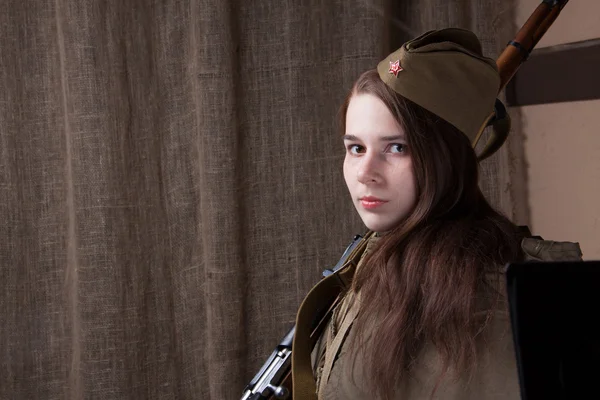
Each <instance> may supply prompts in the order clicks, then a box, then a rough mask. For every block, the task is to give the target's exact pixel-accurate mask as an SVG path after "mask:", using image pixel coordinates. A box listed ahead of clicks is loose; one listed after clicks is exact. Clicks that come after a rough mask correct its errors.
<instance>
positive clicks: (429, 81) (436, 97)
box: [377, 28, 500, 142]
mask: <svg viewBox="0 0 600 400" xmlns="http://www.w3.org/2000/svg"><path fill="white" fill-rule="evenodd" d="M377 71H378V72H379V76H380V77H381V79H382V80H383V81H384V82H385V83H386V84H387V85H388V86H389V87H391V88H392V89H393V90H394V91H395V92H397V93H399V94H400V95H402V96H404V97H406V98H407V99H409V100H411V101H413V102H415V103H417V104H418V105H420V106H421V107H423V108H425V109H427V110H429V111H431V112H432V113H434V114H436V115H438V116H439V117H441V118H443V119H444V120H446V121H448V122H449V123H450V124H452V125H454V126H455V127H456V128H458V129H459V130H460V131H462V132H463V133H464V134H465V135H467V137H468V138H469V139H470V140H471V142H474V141H475V140H476V138H477V136H478V134H479V133H480V131H481V129H482V127H483V126H484V124H485V123H486V122H487V120H488V118H489V117H490V115H491V113H492V112H493V111H494V104H495V101H496V97H497V95H498V91H499V88H500V75H499V74H498V68H497V66H496V62H495V61H494V60H493V59H491V58H487V57H484V56H483V55H482V50H481V43H480V42H479V39H477V36H475V34H474V33H473V32H470V31H468V30H464V29H458V28H448V29H442V30H435V31H429V32H426V33H424V34H423V35H421V36H419V37H417V38H415V39H413V40H410V41H408V42H406V43H405V44H403V45H402V47H401V48H400V49H398V50H396V51H395V52H393V53H392V54H390V55H389V56H388V57H387V58H386V59H384V60H382V61H381V62H380V63H379V64H378V66H377Z"/></svg>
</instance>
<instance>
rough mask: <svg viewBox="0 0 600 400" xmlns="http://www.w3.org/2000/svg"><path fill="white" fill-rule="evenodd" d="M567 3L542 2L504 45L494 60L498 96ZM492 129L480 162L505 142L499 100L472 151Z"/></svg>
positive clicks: (560, 0) (507, 121) (503, 115)
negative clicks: (484, 133) (498, 83)
mask: <svg viewBox="0 0 600 400" xmlns="http://www.w3.org/2000/svg"><path fill="white" fill-rule="evenodd" d="M568 2H569V0H544V1H542V3H541V4H540V5H539V6H538V7H537V8H536V9H535V10H534V11H533V13H532V14H531V16H530V17H529V18H528V19H527V21H526V22H525V24H524V25H523V26H522V27H521V29H519V31H518V32H517V34H516V36H515V38H514V39H513V40H511V41H510V42H508V45H507V46H506V48H505V49H504V51H503V52H502V53H501V54H500V56H499V57H498V59H497V60H496V65H497V66H498V72H499V74H500V87H499V89H498V93H500V92H501V91H502V90H503V89H504V88H505V87H506V85H507V84H508V82H510V80H511V79H512V78H513V76H514V75H515V74H516V72H517V70H518V69H519V67H520V66H521V65H522V64H523V63H524V62H525V61H527V58H528V57H529V54H530V53H531V51H532V50H533V49H534V47H535V46H536V45H537V44H538V42H539V41H540V39H541V38H542V36H544V34H545V33H546V31H547V30H548V29H549V28H550V26H552V24H553V23H554V21H555V20H556V18H557V17H558V15H559V14H560V12H561V11H562V9H563V7H564V6H565V5H566V4H567V3H568ZM488 126H492V127H493V128H494V130H493V132H492V134H491V136H490V138H489V139H488V142H487V143H486V145H485V147H484V149H483V150H482V152H481V153H480V154H479V155H478V158H479V160H484V159H486V158H487V157H489V156H491V155H492V154H494V153H495V152H496V151H497V150H498V149H499V148H500V147H502V145H503V144H504V142H505V141H506V139H507V138H508V133H509V132H510V117H509V115H508V113H507V112H506V108H505V107H504V105H503V104H502V102H501V101H500V100H497V101H496V105H495V109H494V112H493V113H492V114H491V115H490V117H489V118H488V120H487V121H486V123H485V124H484V126H482V128H481V131H480V132H479V134H478V135H477V138H476V139H475V141H474V142H473V147H475V146H476V145H477V142H478V141H479V139H480V138H481V134H482V133H483V130H484V129H485V128H486V127H488Z"/></svg>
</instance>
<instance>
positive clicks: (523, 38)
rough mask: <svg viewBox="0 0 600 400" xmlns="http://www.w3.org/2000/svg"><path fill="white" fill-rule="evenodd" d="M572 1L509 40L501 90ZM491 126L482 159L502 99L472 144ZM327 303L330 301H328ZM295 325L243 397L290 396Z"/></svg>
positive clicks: (491, 142)
mask: <svg viewBox="0 0 600 400" xmlns="http://www.w3.org/2000/svg"><path fill="white" fill-rule="evenodd" d="M568 1H569V0H543V1H542V3H541V4H540V5H538V7H537V8H536V9H535V10H534V12H533V13H532V14H531V16H530V17H529V18H528V19H527V21H526V22H525V24H524V25H523V26H522V27H521V29H520V30H519V31H518V32H517V34H516V36H515V38H514V39H513V40H511V41H509V42H508V44H507V46H506V48H505V49H504V51H503V52H502V53H501V54H500V56H499V57H498V59H497V60H496V65H497V66H498V70H499V73H500V88H499V90H498V93H500V92H501V91H502V90H503V89H504V88H505V87H506V85H507V84H508V82H509V81H510V79H512V77H513V76H514V75H515V73H516V72H517V70H518V69H519V67H520V66H521V65H522V64H523V63H524V62H525V61H526V60H527V58H528V57H529V54H530V53H531V51H532V50H533V49H534V47H535V46H536V45H537V43H538V42H539V41H540V39H541V38H542V36H543V35H544V34H545V33H546V31H547V30H548V28H550V26H551V25H552V24H553V23H554V21H555V20H556V18H557V17H558V15H559V14H560V12H561V11H562V9H563V7H564V6H565V5H566V4H567V3H568ZM488 126H492V127H493V128H494V130H493V133H492V135H491V136H490V138H489V139H488V142H487V143H486V145H485V147H484V149H483V151H482V153H481V154H480V155H479V156H478V158H479V159H480V160H483V159H485V158H487V157H489V156H490V155H492V154H493V153H495V152H496V151H497V150H498V149H499V148H500V147H502V145H503V144H504V142H505V141H506V139H507V137H508V133H509V131H510V118H509V116H508V113H507V112H506V109H505V107H504V105H503V104H502V102H501V101H500V100H497V101H496V105H495V107H494V111H493V112H492V113H491V114H490V116H489V117H488V120H487V122H486V123H484V125H483V126H482V129H481V132H480V134H479V135H478V136H477V138H476V139H475V141H474V143H473V147H475V145H476V144H477V142H478V141H479V139H480V138H481V133H482V132H483V130H484V129H485V128H486V127H488ZM366 236H367V235H365V237H363V236H360V235H356V236H355V237H354V240H353V242H352V243H351V244H350V245H349V246H348V247H347V248H346V251H344V254H343V255H342V257H341V258H340V260H339V261H338V263H337V264H336V266H335V267H334V268H333V269H328V270H325V272H324V273H323V276H324V277H328V276H329V275H331V274H335V273H337V272H338V271H339V270H340V269H341V268H342V267H343V266H344V265H346V263H347V262H348V259H349V257H350V256H351V255H352V252H353V251H354V250H355V249H356V248H357V246H358V245H359V244H361V242H362V241H364V240H365V238H366ZM338 301H339V297H338V296H337V295H335V296H332V298H331V301H330V302H329V305H328V307H326V309H323V310H318V312H317V313H316V318H315V323H313V327H312V329H311V332H312V334H311V340H312V342H313V343H314V341H316V339H317V338H318V336H319V335H320V333H321V332H322V329H323V328H324V327H325V325H326V324H327V322H328V321H329V317H330V315H331V311H332V310H333V308H335V306H336V305H337V302H338ZM325 303H327V302H325ZM295 330H296V326H294V327H293V328H292V329H291V330H290V331H289V332H288V333H287V334H286V335H285V337H284V338H283V340H282V341H281V342H280V343H279V345H277V347H276V348H275V350H273V352H272V354H271V356H270V357H269V358H268V359H267V361H266V362H265V363H264V365H263V366H262V368H261V369H260V370H259V372H258V373H257V374H256V376H255V377H254V378H253V379H252V381H250V383H249V384H248V385H247V386H246V388H245V389H244V393H243V395H242V399H241V400H273V399H288V398H289V397H290V389H291V387H292V379H291V358H292V341H293V338H294V333H295Z"/></svg>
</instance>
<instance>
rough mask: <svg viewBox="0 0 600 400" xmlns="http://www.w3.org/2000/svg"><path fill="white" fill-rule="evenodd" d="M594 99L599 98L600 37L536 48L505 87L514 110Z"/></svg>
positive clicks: (509, 102)
mask: <svg viewBox="0 0 600 400" xmlns="http://www.w3.org/2000/svg"><path fill="white" fill-rule="evenodd" d="M593 99H600V38H599V39H592V40H585V41H581V42H573V43H567V44H563V45H558V46H549V47H542V48H538V49H534V50H533V52H532V53H531V56H530V57H529V59H528V60H527V61H525V63H523V65H521V67H520V68H519V70H518V71H517V73H516V74H515V76H514V77H513V79H512V80H511V81H510V82H509V83H508V85H506V104H507V106H513V107H514V106H524V105H531V104H548V103H558V102H567V101H580V100H593ZM598 112H599V113H600V110H598Z"/></svg>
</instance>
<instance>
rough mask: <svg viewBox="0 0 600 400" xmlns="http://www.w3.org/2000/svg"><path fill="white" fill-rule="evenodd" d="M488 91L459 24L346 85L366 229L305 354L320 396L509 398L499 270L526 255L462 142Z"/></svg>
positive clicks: (489, 80)
mask: <svg viewBox="0 0 600 400" xmlns="http://www.w3.org/2000/svg"><path fill="white" fill-rule="evenodd" d="M498 87H499V76H498V71H497V68H496V64H495V62H494V60H491V59H488V58H485V57H483V56H482V54H481V47H480V43H479V41H478V39H477V38H476V36H475V35H474V34H473V33H471V32H469V31H464V30H460V29H445V30H441V31H432V32H428V33H426V34H424V35H422V36H420V37H418V38H416V39H414V40H412V41H410V42H408V43H406V44H404V45H403V46H402V48H401V49H399V50H398V51H396V52H394V53H392V54H391V55H390V56H389V57H388V58H386V59H385V60H383V61H382V62H381V63H380V64H379V65H378V68H377V69H376V70H371V71H367V72H365V73H363V74H362V75H361V76H360V77H359V78H358V80H357V81H356V82H355V84H354V86H353V88H352V90H351V91H350V93H349V95H348V97H347V99H346V101H345V102H344V104H343V106H342V109H341V115H340V116H341V118H340V125H341V133H342V136H343V141H344V146H345V148H346V157H345V160H344V166H343V170H344V177H345V180H346V184H347V186H348V189H349V192H350V197H351V200H352V202H353V203H354V205H355V206H356V209H357V211H358V213H359V215H360V217H361V219H362V220H363V222H364V224H365V225H366V227H367V228H368V229H369V230H371V231H374V232H376V233H375V234H374V235H373V236H372V237H371V238H370V239H369V242H368V245H367V248H366V250H365V252H364V253H363V255H362V257H361V259H360V263H359V265H358V268H357V270H356V273H355V276H354V279H353V281H352V286H351V289H350V290H348V292H347V293H346V294H345V295H344V298H343V301H342V302H341V303H340V304H339V305H338V306H337V307H336V309H335V311H334V314H333V317H332V318H331V320H330V322H329V324H328V326H327V328H326V329H325V331H324V333H323V334H322V335H321V337H320V339H319V340H318V342H317V345H316V347H315V348H314V350H313V352H312V361H313V370H314V376H315V379H316V387H317V393H318V398H319V399H321V400H338V399H339V400H342V399H343V400H358V399H361V400H362V399H386V400H387V399H398V400H400V399H402V400H420V399H430V398H434V399H453V400H454V399H455V400H467V399H477V400H486V399H502V400H506V399H519V398H520V395H519V382H518V376H517V370H516V363H515V353H514V349H513V343H512V336H511V330H510V321H509V317H508V313H507V310H506V304H505V299H504V288H503V286H502V279H503V267H504V266H505V264H506V263H508V262H512V261H517V260H522V259H527V258H532V257H533V256H534V254H533V252H532V251H529V253H528V250H527V247H525V251H524V247H523V246H522V243H523V237H522V236H521V235H520V234H519V232H518V229H517V227H516V226H515V225H514V224H513V223H511V222H510V221H509V220H508V219H507V218H505V217H504V216H502V215H501V214H500V213H498V212H497V211H495V210H494V209H493V208H492V207H491V206H490V204H489V203H488V202H487V201H486V199H485V198H484V196H483V194H482V192H481V190H480V188H479V186H478V162H477V157H476V154H475V152H474V150H473V148H472V142H473V140H474V139H475V137H476V136H477V135H478V134H479V132H480V131H481V129H480V128H481V126H484V125H485V122H486V119H487V117H488V116H489V114H490V113H491V111H492V110H493V105H494V102H495V99H496V96H497V94H498V93H497V92H498ZM532 240H536V239H532ZM539 242H540V244H542V245H543V244H544V242H543V241H541V240H539ZM570 245H572V246H571V247H569V246H570ZM563 246H565V247H564V248H565V252H566V253H565V254H567V255H566V256H564V257H565V258H569V255H574V256H573V257H576V256H577V255H580V251H579V248H578V246H577V244H563ZM573 246H575V248H573ZM532 247H535V246H532ZM538 247H539V246H538ZM542 247H543V246H542Z"/></svg>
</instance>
